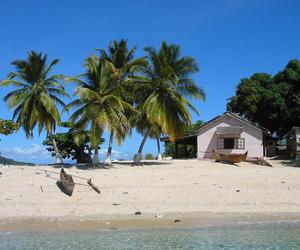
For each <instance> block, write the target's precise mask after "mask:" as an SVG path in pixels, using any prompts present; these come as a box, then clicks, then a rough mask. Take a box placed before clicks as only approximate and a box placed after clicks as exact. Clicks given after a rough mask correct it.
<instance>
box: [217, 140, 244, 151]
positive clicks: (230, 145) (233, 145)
mask: <svg viewBox="0 0 300 250" xmlns="http://www.w3.org/2000/svg"><path fill="white" fill-rule="evenodd" d="M217 143H218V145H217V146H218V149H245V138H218V141H217Z"/></svg>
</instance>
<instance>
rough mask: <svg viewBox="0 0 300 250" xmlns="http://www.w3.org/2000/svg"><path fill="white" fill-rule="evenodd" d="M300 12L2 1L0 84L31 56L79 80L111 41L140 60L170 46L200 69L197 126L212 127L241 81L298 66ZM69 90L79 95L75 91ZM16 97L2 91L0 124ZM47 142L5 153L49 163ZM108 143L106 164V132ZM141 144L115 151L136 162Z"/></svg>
mask: <svg viewBox="0 0 300 250" xmlns="http://www.w3.org/2000/svg"><path fill="white" fill-rule="evenodd" d="M299 11H300V1H298V0H210V1H201V0H185V1H175V0H159V1H158V0H151V1H150V0H127V1H124V0H115V1H109V0H85V1H79V0H78V1H75V0H26V1H24V0H1V3H0V80H1V79H5V78H6V76H7V74H8V73H9V72H11V71H13V70H14V68H13V67H12V65H11V64H10V63H11V62H12V61H13V60H16V59H25V58H26V57H27V53H28V51H30V50H35V51H39V52H43V53H47V54H48V57H49V59H55V58H58V59H60V63H59V64H58V65H57V66H56V67H55V69H54V71H53V73H62V74H65V75H68V76H75V75H78V74H80V73H82V72H83V62H84V59H85V58H86V57H88V56H89V55H92V54H94V53H97V52H96V48H103V49H106V48H107V46H108V44H109V41H111V40H120V39H123V38H125V39H128V43H129V46H130V47H133V46H135V45H137V46H138V49H137V52H136V57H138V56H143V55H144V52H143V48H144V47H146V46H152V47H155V48H159V46H160V44H161V42H162V41H166V42H168V43H174V44H178V45H180V47H181V50H182V55H188V56H192V57H194V58H195V59H196V60H197V62H198V63H199V66H200V72H199V73H197V74H195V75H194V76H193V78H194V80H195V81H196V82H197V84H198V85H199V86H201V87H202V88H203V89H204V90H205V93H206V100H205V102H197V101H192V102H193V104H194V105H195V106H196V108H197V110H198V112H199V115H197V114H193V121H196V120H198V119H200V120H203V121H207V120H210V119H212V118H214V117H215V116H217V115H220V114H222V113H223V112H225V111H226V103H227V99H228V98H229V97H231V96H232V95H234V93H235V89H236V86H237V84H238V83H239V81H240V79H241V78H245V77H249V76H251V75H252V74H253V73H256V72H266V73H270V74H275V73H276V72H278V71H279V70H281V69H283V68H284V67H285V65H286V64H287V63H288V61H289V60H291V59H300V33H299V27H300V15H299ZM66 88H67V91H68V92H69V93H70V94H73V89H74V86H72V85H68V86H67V87H66ZM11 90H12V88H10V87H5V88H4V87H1V88H0V118H3V119H10V118H11V117H12V111H11V110H8V108H7V106H6V104H5V103H4V102H3V97H4V96H5V95H6V94H7V93H8V92H9V91H11ZM69 115H70V114H67V113H64V114H62V119H63V120H67V119H68V117H69ZM60 131H61V130H60V129H57V131H56V132H60ZM45 136H46V135H45V133H41V134H40V135H39V134H38V132H37V131H35V135H34V137H33V138H26V136H25V134H24V132H23V131H22V130H20V131H19V132H17V133H16V134H13V135H9V136H1V142H0V152H1V154H2V155H4V156H7V157H9V158H13V159H15V160H22V161H27V162H34V163H51V162H52V161H53V159H51V156H50V155H49V153H48V152H47V151H46V150H45V148H44V147H43V145H42V142H43V140H44V139H45ZM104 138H105V139H106V141H105V143H104V144H102V145H101V154H100V155H101V158H102V159H103V157H104V155H105V152H106V149H107V144H108V133H107V132H105V133H104ZM141 140H142V137H141V136H140V135H139V134H137V133H135V132H134V133H133V134H132V136H131V137H127V138H126V140H125V141H124V143H123V144H122V145H116V144H114V146H113V149H114V151H113V155H114V157H115V158H130V157H132V155H133V154H134V153H135V152H136V151H137V150H138V147H139V144H140V142H141ZM143 153H152V154H154V155H155V154H156V153H157V147H156V142H155V141H154V140H148V141H147V142H146V145H145V147H144V150H143Z"/></svg>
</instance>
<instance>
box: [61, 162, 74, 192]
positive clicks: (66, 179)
mask: <svg viewBox="0 0 300 250" xmlns="http://www.w3.org/2000/svg"><path fill="white" fill-rule="evenodd" d="M60 184H61V186H62V188H63V191H64V192H65V193H66V194H67V195H69V196H72V194H73V190H74V186H75V183H74V181H73V178H72V176H71V175H69V174H67V173H66V172H65V170H64V169H63V168H62V169H61V171H60Z"/></svg>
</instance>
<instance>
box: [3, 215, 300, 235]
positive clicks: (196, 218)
mask: <svg viewBox="0 0 300 250" xmlns="http://www.w3.org/2000/svg"><path fill="white" fill-rule="evenodd" d="M286 222H291V223H294V222H300V213H209V212H207V213H205V212H201V213H199V212H195V213H171V214H164V215H163V217H161V218H157V217H155V215H153V214H146V215H140V216H135V215H113V216H109V217H108V216H99V215H98V216H87V217H67V218H66V217H40V218H38V217H36V218H34V217H33V218H9V219H1V220H0V232H44V231H86V230H87V231H95V230H132V229H133V230H136V229H158V228H159V229H163V228H166V229H167V228H169V229H172V228H200V227H211V226H227V225H241V224H257V223H286Z"/></svg>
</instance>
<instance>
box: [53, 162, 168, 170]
mask: <svg viewBox="0 0 300 250" xmlns="http://www.w3.org/2000/svg"><path fill="white" fill-rule="evenodd" d="M169 164H171V161H168V162H162V161H155V160H154V161H142V162H140V163H138V164H135V163H134V162H133V161H113V162H112V164H111V165H108V164H101V163H99V164H84V163H81V164H49V165H48V166H51V167H54V168H58V169H59V168H62V167H63V168H65V169H68V168H73V167H74V168H77V169H80V170H99V169H114V168H116V166H122V165H123V166H131V167H137V166H141V167H143V166H149V167H150V166H159V165H169Z"/></svg>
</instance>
